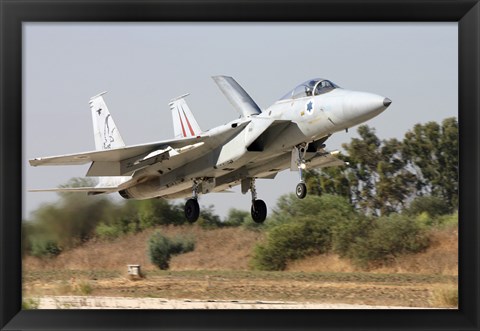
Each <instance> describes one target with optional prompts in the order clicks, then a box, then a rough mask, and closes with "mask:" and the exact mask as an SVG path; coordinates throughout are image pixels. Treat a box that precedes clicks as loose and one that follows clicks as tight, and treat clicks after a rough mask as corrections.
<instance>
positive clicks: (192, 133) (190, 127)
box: [182, 108, 195, 136]
mask: <svg viewBox="0 0 480 331" xmlns="http://www.w3.org/2000/svg"><path fill="white" fill-rule="evenodd" d="M182 111H183V115H185V110H183V108H182ZM185 119H186V120H187V124H188V128H189V129H190V133H191V135H192V136H194V135H195V132H193V129H192V126H191V125H190V122H189V120H188V117H187V115H185Z"/></svg>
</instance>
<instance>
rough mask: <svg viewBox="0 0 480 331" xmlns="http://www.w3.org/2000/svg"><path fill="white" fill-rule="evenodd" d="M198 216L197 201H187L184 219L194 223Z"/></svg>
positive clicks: (198, 207)
mask: <svg viewBox="0 0 480 331" xmlns="http://www.w3.org/2000/svg"><path fill="white" fill-rule="evenodd" d="M199 216H200V206H199V205H198V201H197V199H193V198H192V199H188V200H187V202H186V203H185V217H186V219H187V221H189V222H190V223H195V222H196V221H197V220H198V217H199Z"/></svg>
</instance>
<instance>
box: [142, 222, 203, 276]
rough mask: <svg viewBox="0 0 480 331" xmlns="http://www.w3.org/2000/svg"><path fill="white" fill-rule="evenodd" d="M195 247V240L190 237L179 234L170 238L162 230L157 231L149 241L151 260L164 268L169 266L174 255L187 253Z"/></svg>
mask: <svg viewBox="0 0 480 331" xmlns="http://www.w3.org/2000/svg"><path fill="white" fill-rule="evenodd" d="M194 249H195V242H194V240H193V239H192V238H190V237H185V236H179V237H175V238H173V239H170V238H168V237H166V236H164V235H163V234H162V233H161V232H160V231H156V232H154V233H153V235H152V236H151V237H150V239H149V241H148V253H149V256H150V261H152V263H153V264H154V265H156V266H157V267H159V268H160V269H162V270H167V269H168V267H169V262H170V258H171V257H172V256H173V255H178V254H182V253H187V252H190V251H193V250H194Z"/></svg>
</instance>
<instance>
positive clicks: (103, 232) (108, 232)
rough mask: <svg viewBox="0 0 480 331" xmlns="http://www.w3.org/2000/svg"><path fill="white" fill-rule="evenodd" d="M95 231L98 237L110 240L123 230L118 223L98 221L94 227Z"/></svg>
mask: <svg viewBox="0 0 480 331" xmlns="http://www.w3.org/2000/svg"><path fill="white" fill-rule="evenodd" d="M95 233H96V235H97V236H98V237H99V238H100V239H104V240H112V239H115V238H118V237H119V236H120V235H121V234H123V231H122V229H121V228H120V227H119V226H118V225H107V224H105V223H100V224H99V225H97V227H96V228H95Z"/></svg>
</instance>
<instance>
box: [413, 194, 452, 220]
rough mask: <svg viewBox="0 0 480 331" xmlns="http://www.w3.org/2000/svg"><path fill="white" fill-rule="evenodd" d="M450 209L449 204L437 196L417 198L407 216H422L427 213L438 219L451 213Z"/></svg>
mask: <svg viewBox="0 0 480 331" xmlns="http://www.w3.org/2000/svg"><path fill="white" fill-rule="evenodd" d="M450 212H451V210H450V207H449V206H448V203H447V202H445V200H443V199H442V198H439V197H435V196H421V197H417V198H415V199H414V200H413V201H412V203H411V204H410V206H409V208H408V210H407V214H408V215H420V214H422V213H427V214H428V216H430V217H433V218H435V217H437V216H441V215H446V214H448V213H450Z"/></svg>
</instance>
